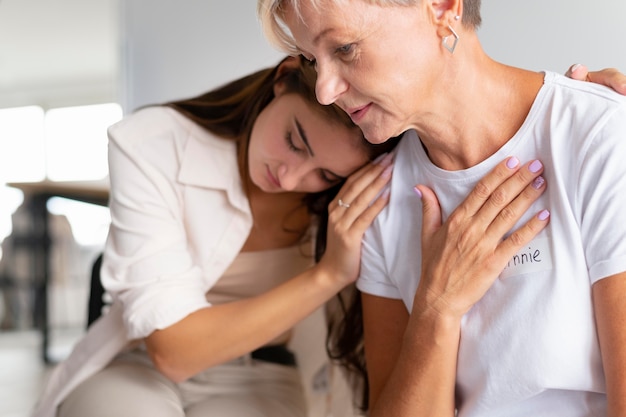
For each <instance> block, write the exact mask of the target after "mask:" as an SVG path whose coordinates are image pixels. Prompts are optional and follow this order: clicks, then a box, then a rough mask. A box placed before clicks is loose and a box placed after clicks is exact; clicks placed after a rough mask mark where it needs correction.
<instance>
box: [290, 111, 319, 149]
mask: <svg viewBox="0 0 626 417" xmlns="http://www.w3.org/2000/svg"><path fill="white" fill-rule="evenodd" d="M294 122H295V124H296V129H298V134H299V135H300V137H301V138H302V142H304V145H305V146H306V148H307V149H308V150H309V154H311V156H315V153H314V152H313V149H312V148H311V145H310V144H309V139H308V138H307V137H306V133H305V132H304V129H303V128H302V125H301V124H300V122H299V121H298V119H294Z"/></svg>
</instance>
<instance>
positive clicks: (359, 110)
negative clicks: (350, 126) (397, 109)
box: [348, 103, 372, 124]
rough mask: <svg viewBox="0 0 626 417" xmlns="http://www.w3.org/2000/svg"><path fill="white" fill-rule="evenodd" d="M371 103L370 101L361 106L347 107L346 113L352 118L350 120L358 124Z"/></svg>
mask: <svg viewBox="0 0 626 417" xmlns="http://www.w3.org/2000/svg"><path fill="white" fill-rule="evenodd" d="M371 105H372V103H368V104H366V105H364V106H361V107H356V108H352V109H349V110H348V114H349V115H350V118H351V119H352V121H353V122H354V123H355V124H359V122H360V121H361V120H363V118H364V117H365V115H366V114H367V111H368V110H369V109H370V107H371Z"/></svg>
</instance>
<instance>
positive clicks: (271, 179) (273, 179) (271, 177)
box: [266, 166, 281, 188]
mask: <svg viewBox="0 0 626 417" xmlns="http://www.w3.org/2000/svg"><path fill="white" fill-rule="evenodd" d="M266 169H267V179H268V181H269V183H270V184H272V185H274V186H275V187H278V188H281V187H280V181H279V180H278V178H276V177H275V176H274V175H273V174H272V171H270V167H269V166H266Z"/></svg>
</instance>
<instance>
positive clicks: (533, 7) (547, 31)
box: [479, 0, 626, 73]
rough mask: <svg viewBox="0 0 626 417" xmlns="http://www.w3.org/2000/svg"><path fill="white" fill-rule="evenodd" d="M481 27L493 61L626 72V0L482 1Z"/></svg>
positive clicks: (534, 67) (542, 67)
mask: <svg viewBox="0 0 626 417" xmlns="http://www.w3.org/2000/svg"><path fill="white" fill-rule="evenodd" d="M482 9H483V25H482V28H481V29H480V31H479V35H480V38H481V40H482V42H483V46H484V48H485V50H486V52H487V53H488V54H489V55H491V57H493V58H494V59H496V60H498V61H501V62H504V63H507V64H511V65H515V66H519V67H524V68H528V69H532V70H552V71H556V72H561V73H563V72H565V71H566V69H567V68H568V67H569V66H570V65H571V64H574V63H578V62H580V63H583V64H586V65H588V66H590V67H591V68H593V69H601V68H606V67H617V68H619V69H620V70H621V71H622V72H626V46H625V43H624V41H625V40H626V0H521V1H520V0H517V1H515V0H483V8H482Z"/></svg>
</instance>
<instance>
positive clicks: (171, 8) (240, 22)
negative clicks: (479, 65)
mask: <svg viewBox="0 0 626 417" xmlns="http://www.w3.org/2000/svg"><path fill="white" fill-rule="evenodd" d="M121 4H122V14H123V19H122V39H125V54H124V58H123V62H124V68H123V71H122V74H123V75H122V77H123V78H124V79H123V82H122V86H123V88H122V91H125V97H124V99H123V106H124V108H125V111H127V112H128V111H130V110H132V109H134V108H136V107H137V106H140V105H144V104H148V103H155V102H160V101H164V100H170V99H175V98H182V97H186V96H191V95H195V94H199V93H201V92H203V91H205V90H208V89H210V88H212V87H214V86H217V85H218V84H220V83H222V82H225V81H228V80H231V79H234V78H236V77H238V76H241V75H244V74H246V73H249V72H251V71H253V70H256V69H258V68H261V67H264V66H269V65H273V64H275V63H276V62H277V61H278V59H280V57H281V54H280V53H278V52H277V51H275V50H274V49H273V48H271V47H270V46H269V45H268V44H267V42H266V41H265V39H264V38H263V36H262V34H261V30H260V26H259V24H258V21H257V18H256V0H228V1H215V0H185V1H183V2H181V1H176V0H124V1H123V2H122V3H121ZM625 16H626V0H593V1H591V0H524V1H514V0H483V26H482V28H481V29H480V31H479V34H480V37H481V39H482V41H483V44H484V47H485V50H486V51H487V53H488V54H490V55H491V56H492V57H493V58H495V59H496V60H499V61H502V62H505V63H507V64H512V65H516V66H521V67H524V68H528V69H533V70H543V69H548V70H553V71H557V72H565V70H566V69H567V68H568V67H569V66H570V65H571V64H574V63H576V62H581V63H584V64H587V65H588V66H590V67H591V68H592V69H600V68H605V67H609V66H610V67H617V68H620V69H621V70H622V72H626V48H625V47H624V43H623V42H624V39H626V23H624V19H625Z"/></svg>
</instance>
